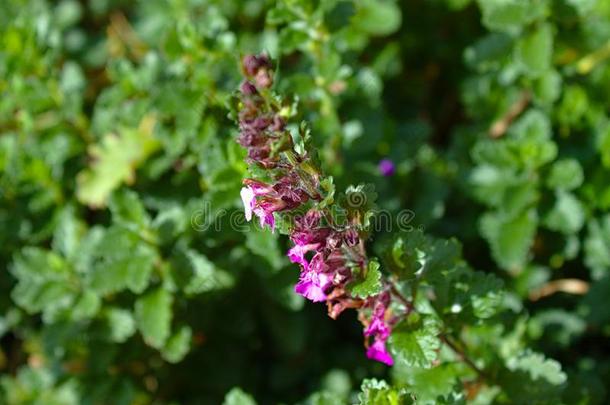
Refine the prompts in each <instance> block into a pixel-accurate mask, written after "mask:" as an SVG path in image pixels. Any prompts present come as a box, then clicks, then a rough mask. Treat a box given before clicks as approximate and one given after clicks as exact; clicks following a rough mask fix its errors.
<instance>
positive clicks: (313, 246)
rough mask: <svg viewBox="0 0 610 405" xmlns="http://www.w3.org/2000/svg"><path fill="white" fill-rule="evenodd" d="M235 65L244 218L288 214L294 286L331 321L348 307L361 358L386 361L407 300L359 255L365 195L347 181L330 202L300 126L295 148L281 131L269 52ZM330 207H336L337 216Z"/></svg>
mask: <svg viewBox="0 0 610 405" xmlns="http://www.w3.org/2000/svg"><path fill="white" fill-rule="evenodd" d="M242 71H243V73H244V76H245V80H244V81H243V83H242V84H241V86H240V92H239V96H238V102H237V110H238V114H237V120H238V124H239V131H240V134H239V138H238V142H239V143H240V145H242V146H243V147H244V148H246V149H247V152H248V155H247V156H248V157H247V160H248V163H249V164H250V166H251V167H252V168H253V170H252V173H257V176H255V178H248V179H245V180H244V187H243V188H242V190H241V198H242V201H243V204H244V211H245V215H246V219H248V220H251V219H252V218H253V216H255V217H257V218H258V220H259V221H260V224H261V226H263V227H264V226H268V227H269V228H270V229H271V231H274V229H275V227H276V217H275V215H276V214H278V213H282V214H286V215H288V217H289V218H290V219H291V221H290V226H289V230H288V233H289V237H290V240H291V241H292V243H293V246H292V248H290V250H289V251H288V253H287V255H288V258H289V259H290V260H291V261H292V262H293V263H296V264H298V265H299V267H300V270H301V273H300V277H299V281H298V282H297V284H296V285H295V291H296V292H297V293H298V294H300V295H302V296H304V297H305V298H307V299H309V300H311V301H313V302H325V303H326V305H327V308H328V314H329V316H330V317H331V318H333V319H334V318H336V317H337V316H339V314H341V312H343V311H344V310H345V309H348V308H353V309H356V310H357V311H358V312H359V319H360V321H361V322H362V324H363V326H364V332H363V333H364V336H365V346H366V348H367V352H366V353H367V356H368V357H369V358H371V359H375V360H378V361H381V362H383V363H385V364H388V365H392V364H393V362H394V360H393V358H392V356H391V354H390V353H389V351H388V348H387V346H386V342H387V340H388V338H389V336H390V333H391V331H392V327H393V326H394V325H395V324H396V323H397V322H398V320H399V319H400V318H401V317H402V316H403V315H404V314H405V313H407V312H408V311H409V310H410V305H405V303H406V300H404V299H400V300H396V299H395V294H396V292H393V289H392V287H391V284H390V283H389V282H388V281H387V280H386V279H384V278H383V276H382V274H381V272H380V270H379V263H378V262H377V260H376V259H372V258H368V257H367V253H366V249H365V240H366V237H367V232H366V222H367V218H368V216H369V215H370V212H369V206H368V205H367V204H366V202H367V199H368V196H369V195H370V193H369V194H367V193H365V191H366V189H367V188H366V187H363V186H359V187H351V188H350V189H348V190H347V192H346V194H345V196H344V198H340V199H337V200H335V198H334V197H335V196H334V188H333V186H332V184H333V183H332V178H330V177H327V176H325V175H324V173H322V171H321V170H320V168H319V167H318V165H317V164H316V163H315V161H314V159H313V153H312V149H311V145H310V144H309V137H308V132H307V129H306V126H305V125H301V127H300V128H301V131H300V134H298V135H299V137H300V138H301V139H300V140H299V141H300V145H299V147H297V146H296V145H295V140H294V138H293V135H292V134H291V132H290V131H289V130H288V129H287V125H286V124H287V120H288V119H289V118H290V116H289V115H290V108H289V107H288V106H285V105H284V104H283V103H282V100H281V99H280V98H278V97H277V96H275V95H274V94H273V93H272V92H271V90H270V89H271V86H272V85H273V66H272V64H271V61H270V60H269V58H268V57H267V56H265V55H258V56H257V55H248V56H246V57H244V58H243V60H242ZM338 211H340V212H342V213H344V216H343V217H342V220H341V221H338V220H337V215H336V212H338Z"/></svg>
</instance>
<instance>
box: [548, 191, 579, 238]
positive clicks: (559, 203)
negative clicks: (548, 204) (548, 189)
mask: <svg viewBox="0 0 610 405" xmlns="http://www.w3.org/2000/svg"><path fill="white" fill-rule="evenodd" d="M555 195H556V200H555V205H554V206H553V208H552V209H551V211H549V213H548V214H547V215H546V216H545V217H544V225H545V226H546V227H547V228H549V229H551V230H553V231H559V232H562V233H564V234H566V235H570V234H573V233H575V232H578V231H579V230H580V229H581V228H582V227H583V225H584V223H585V210H584V207H583V204H582V203H581V202H580V200H579V199H578V198H576V197H575V196H574V195H573V194H571V193H568V192H564V191H558V192H557V193H556V194H555Z"/></svg>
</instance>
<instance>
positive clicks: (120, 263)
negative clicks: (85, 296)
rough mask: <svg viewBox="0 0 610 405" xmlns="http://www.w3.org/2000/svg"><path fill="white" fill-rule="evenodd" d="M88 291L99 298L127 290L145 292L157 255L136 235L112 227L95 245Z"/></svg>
mask: <svg viewBox="0 0 610 405" xmlns="http://www.w3.org/2000/svg"><path fill="white" fill-rule="evenodd" d="M93 254H94V257H95V259H96V260H95V262H94V265H93V266H92V267H93V268H92V269H91V270H90V274H89V275H88V276H89V283H90V286H91V288H93V289H94V290H95V291H97V292H98V293H100V294H102V295H107V294H111V293H114V292H117V291H121V290H123V289H125V288H129V289H130V290H131V291H133V292H135V293H140V292H142V291H144V290H145V289H146V287H147V286H148V283H149V281H150V274H151V272H152V270H153V266H154V264H155V261H156V260H157V252H156V251H155V249H154V248H153V247H151V246H150V245H148V244H146V243H144V242H143V241H142V240H141V239H140V238H139V237H138V236H137V235H135V234H133V233H132V232H130V231H128V230H126V229H124V228H122V227H112V228H110V229H108V231H107V232H106V233H105V234H104V235H103V236H102V238H101V239H100V240H99V241H98V242H97V243H96V250H95V252H94V253H93Z"/></svg>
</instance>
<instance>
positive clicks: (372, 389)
mask: <svg viewBox="0 0 610 405" xmlns="http://www.w3.org/2000/svg"><path fill="white" fill-rule="evenodd" d="M360 391H361V392H360V393H359V394H358V400H359V404H360V405H407V404H413V403H415V402H414V401H413V399H412V398H411V396H410V395H408V394H407V392H406V390H405V389H402V388H394V387H391V386H390V385H388V383H387V382H385V381H384V380H377V379H375V378H372V379H366V380H364V381H362V385H361V387H360Z"/></svg>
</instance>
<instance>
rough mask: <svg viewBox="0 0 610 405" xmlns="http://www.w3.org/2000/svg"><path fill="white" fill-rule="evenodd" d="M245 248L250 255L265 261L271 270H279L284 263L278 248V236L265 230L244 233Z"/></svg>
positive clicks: (252, 230) (251, 230)
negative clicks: (248, 250)
mask: <svg viewBox="0 0 610 405" xmlns="http://www.w3.org/2000/svg"><path fill="white" fill-rule="evenodd" d="M246 247H247V248H248V249H250V251H251V252H252V253H254V254H255V255H257V256H260V257H261V258H263V259H264V260H265V261H267V262H268V263H269V264H270V265H271V268H272V269H273V270H279V269H281V268H282V266H283V265H284V263H285V260H284V255H283V254H282V253H281V251H280V248H279V246H278V235H277V234H275V233H271V232H268V231H265V230H260V229H256V230H255V229H250V230H249V231H248V232H246Z"/></svg>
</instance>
